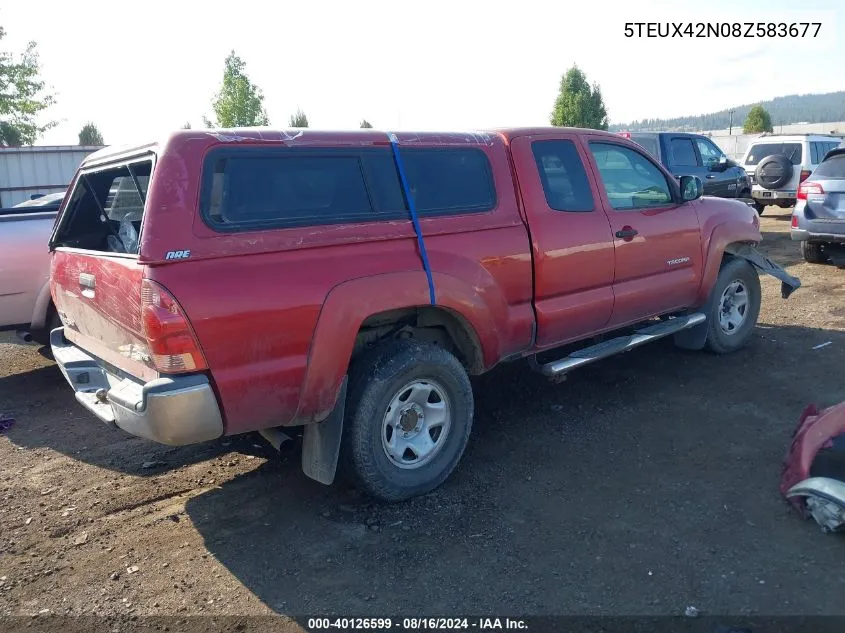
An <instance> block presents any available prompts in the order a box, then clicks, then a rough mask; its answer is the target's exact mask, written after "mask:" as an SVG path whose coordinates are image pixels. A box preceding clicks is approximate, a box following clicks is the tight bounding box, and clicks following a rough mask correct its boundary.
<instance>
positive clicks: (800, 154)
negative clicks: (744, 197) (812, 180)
mask: <svg viewBox="0 0 845 633" xmlns="http://www.w3.org/2000/svg"><path fill="white" fill-rule="evenodd" d="M841 140H842V139H840V138H839V137H836V136H831V135H828V134H763V135H762V136H760V137H759V138H757V139H755V140H754V142H753V143H751V145H750V146H749V147H748V150H746V152H745V156H744V157H743V159H742V167H743V168H744V169H745V173H746V174H748V176H749V178H750V179H751V197H752V198H753V199H754V206H755V207H756V209H757V211H758V213H763V210H764V209H765V208H766V206H768V205H776V206H779V207H782V208H788V207H791V206H792V205H794V204H795V200H796V191H797V190H798V185H800V184H801V183H802V182H803V181H804V180H806V179H807V178H808V177H809V176H810V173H812V171H813V170H814V169H815V168H816V166H817V165H818V164H819V163H820V162H821V161H822V158H824V156H825V154H827V152H829V151H830V150H832V149H834V148H836V147H837V146H838V145H839V143H840V141H841Z"/></svg>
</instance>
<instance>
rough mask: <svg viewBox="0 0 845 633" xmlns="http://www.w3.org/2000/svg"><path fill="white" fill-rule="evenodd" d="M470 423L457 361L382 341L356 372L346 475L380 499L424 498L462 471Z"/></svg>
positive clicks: (436, 351)
mask: <svg viewBox="0 0 845 633" xmlns="http://www.w3.org/2000/svg"><path fill="white" fill-rule="evenodd" d="M472 417H473V398H472V387H471V385H470V382H469V377H468V376H467V373H466V371H465V370H464V368H463V366H462V365H461V363H460V362H459V361H458V359H457V358H455V357H454V356H453V355H452V354H450V353H449V352H447V351H446V350H444V349H442V348H440V347H437V346H436V345H432V344H428V343H421V342H418V341H414V340H403V341H390V342H387V343H383V344H381V345H379V346H378V347H376V348H375V349H373V350H371V351H369V352H367V353H365V354H364V355H362V357H361V358H359V359H357V360H355V361H354V362H353V364H352V367H351V368H350V375H349V395H348V400H347V409H346V420H345V422H344V429H343V440H342V442H341V466H342V468H343V471H344V474H345V475H346V476H347V478H348V479H351V480H352V483H353V484H355V485H357V486H358V487H360V488H362V489H363V490H364V491H366V492H367V493H368V494H370V495H371V496H373V497H375V498H377V499H380V500H382V501H387V502H394V501H402V500H404V499H408V498H410V497H414V496H417V495H421V494H425V493H426V492H429V491H431V490H433V489H434V488H436V487H438V486H439V485H440V484H442V483H443V482H444V481H445V480H446V479H447V477H449V475H450V474H451V473H452V471H453V470H454V469H455V467H456V466H457V465H458V461H459V460H460V458H461V456H462V455H463V452H464V449H465V448H466V445H467V441H468V440H469V433H470V429H471V427H472Z"/></svg>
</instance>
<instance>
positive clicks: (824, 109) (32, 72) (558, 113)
mask: <svg viewBox="0 0 845 633" xmlns="http://www.w3.org/2000/svg"><path fill="white" fill-rule="evenodd" d="M5 35H6V32H5V30H4V29H3V28H2V27H0V40H2V39H3V38H4V37H5ZM843 96H845V92H840V93H832V94H830V95H802V96H799V95H792V96H788V97H780V98H778V99H774V100H772V101H770V102H767V105H769V104H773V105H772V106H771V107H772V108H777V109H776V110H774V112H776V115H775V116H776V117H777V119H778V121H779V122H781V121H782V120H783V117H784V114H783V113H784V112H792V116H793V118H794V117H795V116H797V113H803V114H802V115H801V118H803V119H804V120H807V121H808V122H809V121H812V120H813V116H808V115H806V114H805V110H802V109H801V107H800V103H805V102H806V100H807V98H809V97H814V98H818V99H816V102H817V103H818V104H824V106H821V105H820V106H819V107H818V108H817V109H816V111H815V115H814V116H815V117H816V118H819V117H821V118H825V117H828V118H827V120H845V109H843V108H845V106H843V102H844V100H843ZM802 100H803V101H802ZM54 104H55V96H54V95H52V94H50V93H49V92H47V91H46V90H45V83H44V81H43V80H42V79H41V78H40V67H39V62H38V52H37V47H36V44H35V42H30V43H29V44H28V45H27V47H26V49H25V50H24V52H23V53H21V54H20V55H15V54H14V53H11V52H2V51H0V146H5V147H10V146H20V145H32V144H33V143H34V142H35V141H36V140H37V139H38V137H40V136H41V135H42V134H43V133H44V132H46V131H47V130H49V129H51V128H53V127H55V126H56V125H57V124H58V123H57V122H56V121H47V122H39V120H40V118H41V116H42V114H43V113H44V111H45V110H47V109H48V108H49V107H50V106H52V105H54ZM211 110H212V112H213V115H212V118H208V117H206V116H203V123H204V124H205V125H206V126H207V127H211V128H233V127H254V126H268V125H270V119H269V117H268V115H267V111H266V109H265V108H264V94H263V92H262V91H261V89H260V88H259V87H258V86H257V85H256V84H255V83H254V82H253V81H252V80H251V79H250V78H249V76H248V75H247V73H246V63H245V62H244V61H243V60H242V59H241V58H240V57H238V55H237V54H236V53H235V51H231V52H230V53H229V55H228V56H227V57H226V59H225V61H224V67H223V80H222V82H221V85H220V88H219V89H218V90H217V92H216V93H215V94H214V96H213V98H212V100H211ZM728 113H729V111H728V110H725V111H723V112H717V113H714V114H711V115H702V116H699V117H685V118H679V119H644V120H642V121H634V122H633V123H631V124H628V125H619V124H617V125H614V126H611V125H610V120H609V117H608V112H607V108H606V106H605V103H604V99H603V97H602V93H601V87H600V86H599V85H598V84H597V83H592V84H591V83H590V82H589V81H588V80H587V76H586V75H585V73H584V72H583V71H582V70H581V69H580V68H578V66H577V65H573V66H572V67H571V68H569V69H568V70H567V71H566V72H565V73H564V74H563V76H562V77H561V79H560V83H559V86H558V94H557V97H556V98H555V101H554V104H553V107H552V111H551V114H550V116H549V123H550V124H551V125H552V126H568V127H580V128H590V129H596V130H607V129H612V130H617V131H618V130H620V129H630V130H632V131H633V130H638V129H664V130H679V129H685V127H693V128H696V129H717V128H721V127H727V122H726V121H723V115H725V114H728ZM734 113H735V114H737V120H739V116H740V115H741V116H744V117H745V122H744V124H743V131H744V132H746V133H756V132H771V131H772V115H771V113H770V112H769V111H768V110H767V109H766V108H765V107H763V106H762V105H760V104H758V105H754V106H743V107H741V108H736V109H735V110H734ZM822 113H824V114H822ZM830 117H833V118H830ZM784 122H785V121H784ZM708 124H712V125H708ZM288 125H289V126H290V127H292V128H307V127H308V126H309V121H308V116H307V115H306V114H305V112H303V111H302V109H299V108H298V109H297V111H296V112H294V113H293V114H292V115H291V116H290V118H289V119H288ZM183 127H184V128H186V129H190V127H191V124H190V123H185V124H184V125H183ZM360 127H361V128H372V127H373V126H372V124H371V123H370V122H369V121H367V120H366V119H362V120H361V122H360ZM79 144H80V145H89V146H99V145H104V144H105V141H104V139H103V135H102V134H101V133H100V131H99V129H98V128H97V126H96V125H95V124H94V123H92V122H88V123H86V124H85V125H84V126H83V128H82V129H81V130H80V132H79Z"/></svg>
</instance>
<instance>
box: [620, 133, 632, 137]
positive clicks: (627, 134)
mask: <svg viewBox="0 0 845 633" xmlns="http://www.w3.org/2000/svg"><path fill="white" fill-rule="evenodd" d="M618 134H619V136H621V137H622V138H631V133H630V132H618Z"/></svg>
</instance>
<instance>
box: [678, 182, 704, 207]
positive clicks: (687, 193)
mask: <svg viewBox="0 0 845 633" xmlns="http://www.w3.org/2000/svg"><path fill="white" fill-rule="evenodd" d="M680 185H681V200H683V201H684V202H689V201H690V200H697V199H698V198H700V197H701V193H702V191H703V189H704V187H703V186H702V184H701V178H699V177H698V176H681V181H680Z"/></svg>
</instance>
